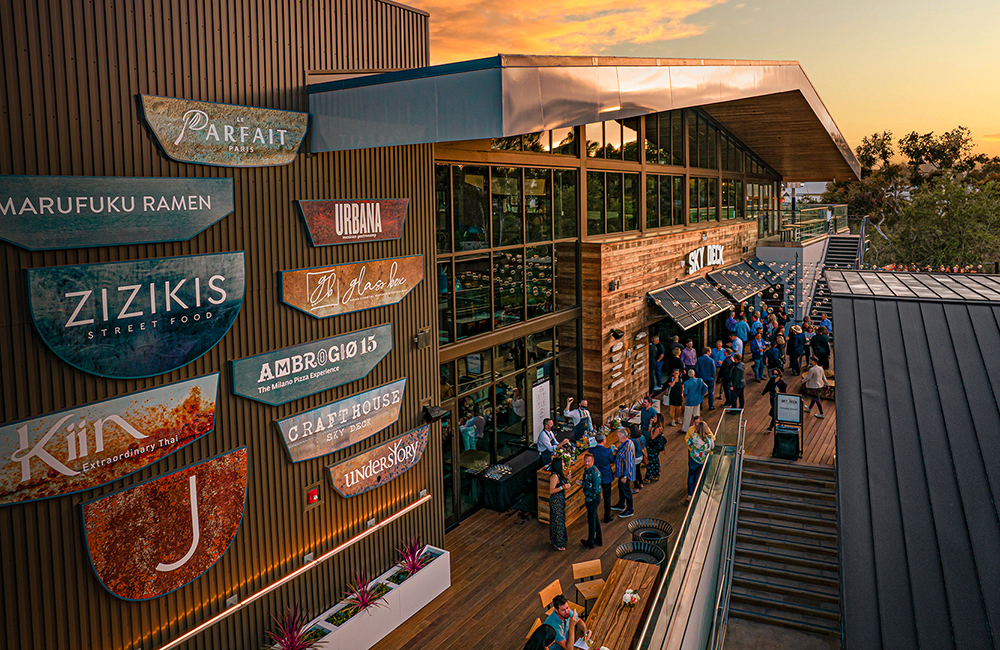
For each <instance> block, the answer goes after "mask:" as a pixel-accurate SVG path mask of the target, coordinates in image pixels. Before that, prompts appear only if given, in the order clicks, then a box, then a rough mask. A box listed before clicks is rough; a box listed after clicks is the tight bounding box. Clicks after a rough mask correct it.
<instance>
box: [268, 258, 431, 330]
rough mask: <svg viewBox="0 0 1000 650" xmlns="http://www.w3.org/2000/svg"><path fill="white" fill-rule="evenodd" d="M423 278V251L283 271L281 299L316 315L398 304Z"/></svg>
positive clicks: (327, 316)
mask: <svg viewBox="0 0 1000 650" xmlns="http://www.w3.org/2000/svg"><path fill="white" fill-rule="evenodd" d="M423 279H424V258H423V256H422V255H411V256H409V257H397V258H392V259H386V260H374V261H371V262H361V263H357V264H337V265H336V266H325V267H316V268H312V269H298V270H295V271H282V273H281V301H282V302H284V303H285V304H286V305H290V306H292V307H295V308H296V309H298V310H299V311H303V312H305V313H307V314H309V315H310V316H312V317H314V318H329V317H330V316H339V315H341V314H349V313H351V312H354V311H361V310H363V309H372V308H374V307H385V306H387V305H395V304H396V303H397V302H399V301H400V300H402V299H403V298H404V297H405V296H406V294H408V293H410V291H412V290H413V288H414V287H416V286H417V285H418V284H420V282H421V281H422V280H423Z"/></svg>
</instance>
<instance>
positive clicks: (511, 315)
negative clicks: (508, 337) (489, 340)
mask: <svg viewBox="0 0 1000 650" xmlns="http://www.w3.org/2000/svg"><path fill="white" fill-rule="evenodd" d="M523 251H524V249H520V248H519V249H516V250H510V251H499V252H496V253H493V310H494V311H493V326H494V327H497V328H499V327H503V326H504V325H512V324H514V323H519V322H521V321H523V320H524V252H523Z"/></svg>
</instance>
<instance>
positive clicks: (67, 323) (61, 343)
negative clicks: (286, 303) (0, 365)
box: [27, 252, 245, 378]
mask: <svg viewBox="0 0 1000 650" xmlns="http://www.w3.org/2000/svg"><path fill="white" fill-rule="evenodd" d="M27 274H28V300H29V303H30V306H31V316H32V318H33V319H34V321H35V328H36V329H37V330H38V333H39V334H40V335H41V337H42V340H44V341H45V344H46V345H48V346H49V348H50V349H51V350H52V351H53V352H55V353H56V355H57V356H58V357H59V358H60V359H62V360H63V361H66V362H67V363H69V364H70V365H73V366H75V367H77V368H79V369H80V370H83V371H84V372H89V373H92V374H95V375H100V376H102V377H116V378H134V377H152V376H154V375H160V374H163V373H165V372H170V371H171V370H174V369H176V368H180V367H181V366H183V365H186V364H188V363H191V362H192V361H194V360H195V359H197V358H198V357H200V356H201V355H203V354H205V353H206V352H208V351H209V350H210V349H212V348H213V347H214V346H215V344H216V343H218V342H219V341H220V340H221V339H222V337H223V336H225V335H226V332H228V331H229V328H230V327H231V326H232V324H233V321H235V320H236V316H237V315H238V314H239V313H240V308H241V307H242V305H243V293H244V288H245V285H244V269H243V253H242V252H238V253H218V254H214V255H189V256H181V257H162V258H157V259H149V260H137V261H134V262H111V263H108V264H84V265H80V266H55V267H46V268H36V269H28V270H27Z"/></svg>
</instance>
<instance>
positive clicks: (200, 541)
mask: <svg viewBox="0 0 1000 650" xmlns="http://www.w3.org/2000/svg"><path fill="white" fill-rule="evenodd" d="M246 496H247V448H246V447H242V448H240V449H237V450H235V451H232V452H229V453H227V454H222V455H221V456H216V457H215V458H210V459H208V460H205V461H202V462H200V463H198V464H196V465H191V466H190V467H185V468H184V469H181V470H178V471H176V472H172V473H170V474H165V475H164V476H160V477H158V478H153V479H150V480H148V481H145V482H143V483H139V484H138V485H133V486H131V487H127V488H124V489H121V490H118V491H117V492H112V493H111V494H108V495H105V496H103V497H100V498H98V499H94V500H93V501H88V502H86V503H84V504H82V506H81V507H82V508H83V527H84V537H85V540H86V544H87V551H88V552H89V554H90V562H91V565H92V566H93V567H94V573H96V574H97V579H98V580H100V581H101V585H103V586H104V588H105V589H107V590H108V591H109V592H111V593H112V594H113V595H115V596H117V597H118V598H123V599H125V600H149V599H150V598H157V597H159V596H163V595H165V594H169V593H170V592H171V591H175V590H177V589H180V588H181V587H183V586H184V585H186V584H188V583H190V582H193V581H194V580H196V579H197V578H198V577H199V576H201V575H202V574H203V573H205V572H206V571H208V570H209V569H210V568H212V565H214V564H215V563H216V562H218V561H219V558H221V557H222V556H223V555H225V553H226V551H227V550H228V549H229V546H230V545H231V544H232V542H233V539H235V537H236V533H237V531H238V530H239V528H240V522H241V521H242V520H243V510H244V507H245V505H246Z"/></svg>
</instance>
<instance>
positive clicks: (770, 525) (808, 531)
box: [739, 511, 837, 548]
mask: <svg viewBox="0 0 1000 650" xmlns="http://www.w3.org/2000/svg"><path fill="white" fill-rule="evenodd" d="M739 528H740V529H742V530H746V531H748V532H751V533H758V534H759V533H762V534H765V535H772V536H784V537H786V538H788V539H792V540H794V539H798V540H803V541H805V540H811V541H815V542H816V543H818V544H827V545H832V546H833V547H834V548H836V546H837V530H836V529H832V530H831V529H830V528H829V527H828V526H816V525H814V524H807V525H802V524H793V523H790V522H780V523H779V522H775V521H773V520H770V519H757V518H751V517H749V516H747V514H746V512H745V511H741V512H740V516H739Z"/></svg>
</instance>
